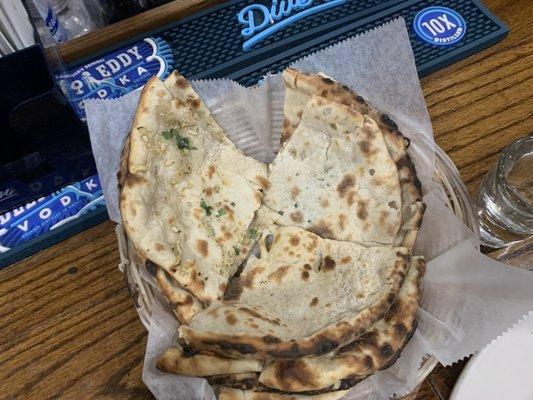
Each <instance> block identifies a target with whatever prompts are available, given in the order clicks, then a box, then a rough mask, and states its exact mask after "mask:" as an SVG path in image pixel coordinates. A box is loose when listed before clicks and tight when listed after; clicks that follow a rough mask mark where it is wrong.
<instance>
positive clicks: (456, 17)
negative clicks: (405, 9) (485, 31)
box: [413, 7, 466, 46]
mask: <svg viewBox="0 0 533 400" xmlns="http://www.w3.org/2000/svg"><path fill="white" fill-rule="evenodd" d="M413 28H414V30H415V33H416V35H417V36H418V38H419V39H422V40H423V41H425V42H427V43H431V44H434V45H437V46H451V45H454V44H456V43H457V42H459V41H460V40H461V39H462V38H463V37H464V35H465V33H466V22H465V20H464V19H463V17H462V16H461V14H459V13H458V12H456V11H454V10H452V9H451V8H447V7H427V8H424V9H423V10H422V11H420V12H419V13H418V14H416V16H415V19H414V21H413Z"/></svg>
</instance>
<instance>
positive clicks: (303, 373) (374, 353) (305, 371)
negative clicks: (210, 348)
mask: <svg viewBox="0 0 533 400" xmlns="http://www.w3.org/2000/svg"><path fill="white" fill-rule="evenodd" d="M424 271H425V263H424V260H423V259H422V258H421V257H416V258H413V259H412V262H411V266H410V267H409V271H408V273H407V276H406V278H405V280H404V282H403V285H402V288H401V290H400V294H399V296H398V300H397V301H396V302H395V303H394V305H393V306H392V307H391V309H390V310H389V312H388V313H387V314H386V315H385V317H384V318H383V319H381V320H380V321H378V322H377V323H376V324H374V326H372V328H371V329H369V330H368V331H367V332H366V333H365V334H364V335H362V336H360V337H358V338H357V339H356V340H355V341H353V342H352V343H349V344H348V345H346V346H344V347H341V348H340V349H339V350H338V351H337V352H336V353H332V354H329V355H324V356H321V357H304V358H299V359H296V360H290V361H274V362H271V363H269V364H267V365H265V367H264V368H263V370H262V372H261V374H260V376H259V382H260V383H262V384H263V385H264V386H266V387H268V388H271V389H277V390H282V391H286V392H304V391H311V390H320V389H323V388H327V387H329V386H335V385H338V384H339V381H341V380H342V379H346V378H348V377H352V376H358V377H360V378H361V379H363V378H364V377H366V376H368V375H370V374H373V373H374V372H376V371H377V370H380V369H385V368H388V367H389V366H390V365H392V364H393V363H394V361H396V358H397V357H398V356H399V354H400V352H401V350H402V349H403V347H404V345H405V344H406V343H407V342H408V340H409V338H410V337H411V335H412V333H413V332H414V330H415V328H416V310H417V307H418V303H419V301H420V294H421V290H420V285H421V281H422V277H423V275H424Z"/></svg>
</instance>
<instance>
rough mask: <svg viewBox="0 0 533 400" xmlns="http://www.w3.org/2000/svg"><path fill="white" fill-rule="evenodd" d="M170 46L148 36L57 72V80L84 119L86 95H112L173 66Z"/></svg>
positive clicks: (142, 82)
mask: <svg viewBox="0 0 533 400" xmlns="http://www.w3.org/2000/svg"><path fill="white" fill-rule="evenodd" d="M173 65H174V58H173V55H172V50H171V49H170V47H169V46H168V44H167V43H166V42H165V41H164V40H163V39H161V38H158V37H149V38H145V39H143V40H141V41H139V42H136V43H133V44H132V45H130V46H127V47H123V48H121V49H119V50H116V51H114V52H112V53H108V54H106V55H104V56H102V57H101V58H99V59H97V60H93V61H91V62H89V63H87V64H85V65H82V66H80V67H77V68H74V69H71V70H68V71H65V72H63V73H61V74H58V75H56V79H57V80H58V84H59V86H60V87H61V89H62V90H63V93H65V95H66V96H67V98H68V99H69V101H70V103H71V105H72V107H73V108H74V110H75V111H76V113H77V114H78V116H79V117H80V118H81V119H82V120H85V110H84V105H83V102H84V100H86V99H113V98H117V97H121V96H124V95H125V94H127V93H129V92H131V91H133V90H135V89H137V88H139V87H141V86H143V85H144V84H145V83H146V82H147V81H148V79H150V78H151V77H152V76H154V75H157V76H158V77H160V78H161V79H164V78H165V77H166V76H167V75H168V74H169V73H170V71H171V70H172V67H173Z"/></svg>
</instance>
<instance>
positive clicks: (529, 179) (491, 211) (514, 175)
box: [475, 134, 533, 248]
mask: <svg viewBox="0 0 533 400" xmlns="http://www.w3.org/2000/svg"><path fill="white" fill-rule="evenodd" d="M475 204H476V208H477V214H478V218H479V226H480V234H481V243H482V244H483V245H485V246H488V247H496V248H498V247H505V246H507V245H508V244H510V243H512V242H515V241H518V240H522V239H526V238H528V237H530V236H532V235H533V134H532V135H529V136H527V137H525V138H522V139H520V140H517V141H516V142H514V143H512V144H510V145H509V146H508V147H506V148H505V149H504V150H503V152H502V153H501V154H500V157H499V159H498V162H497V163H496V165H494V167H493V168H492V169H491V170H490V171H489V172H488V173H487V175H486V176H485V179H484V180H483V183H482V185H481V188H480V191H479V193H478V195H477V197H476V199H475Z"/></svg>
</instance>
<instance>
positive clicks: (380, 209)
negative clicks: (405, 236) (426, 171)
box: [264, 96, 402, 245]
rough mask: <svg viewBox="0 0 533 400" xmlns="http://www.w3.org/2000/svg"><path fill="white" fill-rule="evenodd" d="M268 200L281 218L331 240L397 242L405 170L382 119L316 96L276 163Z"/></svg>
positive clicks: (272, 166)
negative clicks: (379, 123) (392, 153)
mask: <svg viewBox="0 0 533 400" xmlns="http://www.w3.org/2000/svg"><path fill="white" fill-rule="evenodd" d="M269 180H270V187H269V188H268V189H267V190H266V191H265V196H264V203H265V205H266V206H267V207H268V208H270V209H272V210H274V211H277V212H278V213H279V214H280V215H281V217H280V218H279V220H278V223H280V224H281V225H285V226H300V227H302V228H305V229H307V230H310V231H312V232H315V233H316V234H318V235H319V236H321V237H323V238H328V239H335V240H344V241H352V242H358V243H367V244H376V243H379V244H387V245H388V244H391V243H392V242H393V241H394V238H395V236H396V234H397V232H398V230H399V229H400V224H401V222H402V215H401V193H400V181H399V178H398V170H397V168H396V165H395V164H394V162H393V160H392V158H391V156H390V155H389V151H388V149H387V146H386V144H385V141H384V140H383V135H382V134H381V131H380V129H379V128H378V126H377V124H376V123H375V122H374V121H373V120H372V119H371V118H370V117H368V116H365V115H363V114H361V113H359V112H357V111H354V110H352V109H350V108H348V107H346V106H343V105H341V104H339V103H337V102H335V101H332V100H328V99H325V98H321V97H317V96H313V97H311V98H310V100H309V101H308V102H307V104H306V105H305V108H304V109H303V114H302V117H301V121H300V123H299V125H298V127H297V128H296V130H295V131H294V132H293V133H292V135H291V137H290V138H289V139H288V140H287V141H286V142H285V144H284V146H283V147H282V149H281V150H280V152H279V153H278V155H277V157H276V159H275V160H274V161H273V162H272V164H271V165H270V166H269Z"/></svg>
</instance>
